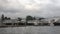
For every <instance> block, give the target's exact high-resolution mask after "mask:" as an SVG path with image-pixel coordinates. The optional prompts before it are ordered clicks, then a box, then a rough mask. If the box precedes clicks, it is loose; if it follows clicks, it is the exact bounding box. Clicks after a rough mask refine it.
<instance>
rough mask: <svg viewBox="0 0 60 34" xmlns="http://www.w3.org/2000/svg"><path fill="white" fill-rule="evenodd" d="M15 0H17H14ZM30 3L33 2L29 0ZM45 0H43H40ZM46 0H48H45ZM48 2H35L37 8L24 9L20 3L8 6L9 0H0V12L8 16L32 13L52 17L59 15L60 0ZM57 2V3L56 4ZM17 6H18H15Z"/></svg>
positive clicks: (23, 15) (22, 15) (21, 15)
mask: <svg viewBox="0 0 60 34" xmlns="http://www.w3.org/2000/svg"><path fill="white" fill-rule="evenodd" d="M16 1H17V0H16ZM29 1H30V2H31V3H30V4H32V3H35V2H34V1H32V0H29ZM40 1H45V0H40ZM47 1H48V0H47ZM49 1H50V3H47V4H42V3H41V4H37V5H38V7H41V8H39V10H31V11H30V10H26V9H24V6H23V5H21V4H18V2H16V3H17V4H16V5H15V6H14V5H12V6H10V5H9V4H10V3H11V2H9V1H7V0H0V14H2V13H4V14H5V15H6V16H10V17H19V16H20V17H25V16H26V15H32V16H38V17H40V16H43V17H52V16H59V14H60V6H59V5H60V3H59V2H60V1H59V0H49ZM57 4H58V5H57ZM17 7H18V8H17Z"/></svg>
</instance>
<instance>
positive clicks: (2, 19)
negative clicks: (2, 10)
mask: <svg viewBox="0 0 60 34" xmlns="http://www.w3.org/2000/svg"><path fill="white" fill-rule="evenodd" d="M4 19H5V18H4V14H2V16H1V22H2V23H3V21H4Z"/></svg>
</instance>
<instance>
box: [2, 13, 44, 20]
mask: <svg viewBox="0 0 60 34" xmlns="http://www.w3.org/2000/svg"><path fill="white" fill-rule="evenodd" d="M10 19H11V18H10V17H5V16H4V14H2V16H1V20H2V21H4V20H10ZM17 19H18V21H21V20H22V18H20V17H18V18H17ZM36 19H37V18H36V17H32V16H30V15H28V16H26V21H29V20H36ZM42 19H45V18H43V17H42V18H39V19H38V20H42Z"/></svg>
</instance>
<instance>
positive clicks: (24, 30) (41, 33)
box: [0, 26, 60, 34]
mask: <svg viewBox="0 0 60 34" xmlns="http://www.w3.org/2000/svg"><path fill="white" fill-rule="evenodd" d="M0 34H60V26H27V27H9V28H0Z"/></svg>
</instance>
